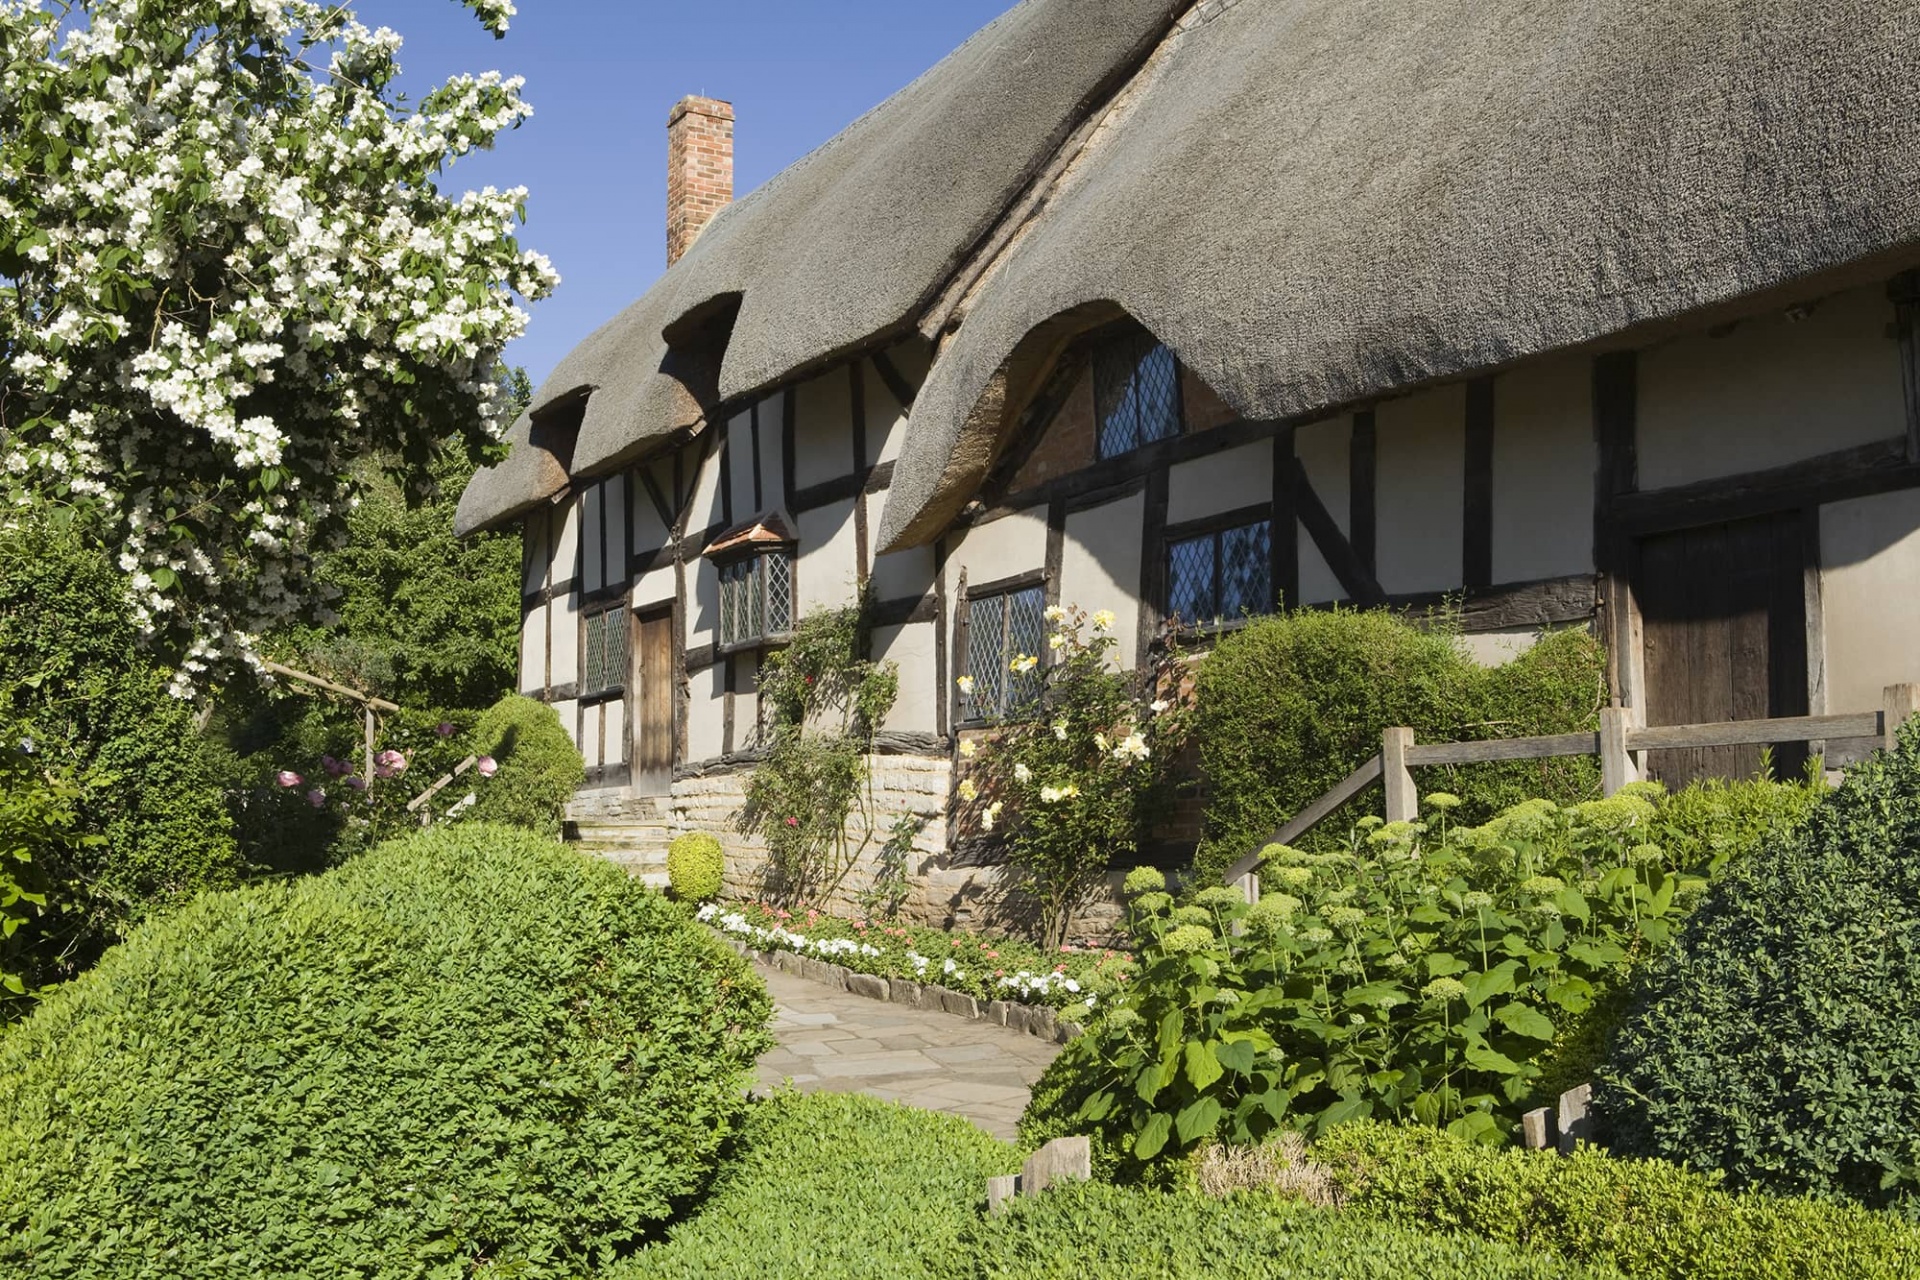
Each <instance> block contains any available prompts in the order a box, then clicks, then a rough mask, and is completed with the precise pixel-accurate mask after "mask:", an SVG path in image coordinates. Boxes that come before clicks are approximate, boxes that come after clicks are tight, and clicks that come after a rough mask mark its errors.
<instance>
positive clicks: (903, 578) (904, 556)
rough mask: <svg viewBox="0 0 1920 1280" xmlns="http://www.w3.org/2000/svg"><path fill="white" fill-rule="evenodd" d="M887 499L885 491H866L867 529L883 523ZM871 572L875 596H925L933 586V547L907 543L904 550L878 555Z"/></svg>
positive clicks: (888, 597)
mask: <svg viewBox="0 0 1920 1280" xmlns="http://www.w3.org/2000/svg"><path fill="white" fill-rule="evenodd" d="M886 501H887V495H886V494H884V493H875V494H869V495H867V528H868V529H870V530H874V529H878V528H879V527H880V512H881V510H882V509H883V508H884V507H885V506H886ZM868 572H870V573H871V574H872V575H873V593H874V598H875V599H878V600H906V599H911V598H915V597H919V596H924V595H926V594H927V592H929V591H931V590H933V548H932V547H931V546H924V547H908V548H907V549H906V550H904V551H894V552H890V553H889V554H887V555H884V556H875V557H874V558H873V564H872V566H871V567H870V569H869V570H868Z"/></svg>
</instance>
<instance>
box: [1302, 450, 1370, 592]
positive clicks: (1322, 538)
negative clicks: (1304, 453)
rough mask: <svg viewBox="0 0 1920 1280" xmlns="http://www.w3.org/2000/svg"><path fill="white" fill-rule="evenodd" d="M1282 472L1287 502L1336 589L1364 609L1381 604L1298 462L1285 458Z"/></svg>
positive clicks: (1351, 548)
mask: <svg viewBox="0 0 1920 1280" xmlns="http://www.w3.org/2000/svg"><path fill="white" fill-rule="evenodd" d="M1284 469H1285V472H1286V477H1287V497H1288V500H1289V502H1290V503H1291V504H1292V506H1293V509H1294V511H1295V512H1296V513H1298V515H1299V517H1300V523H1301V525H1302V526H1303V527H1304V528H1305V529H1306V531H1307V535H1308V536H1309V537H1311V538H1312V539H1313V545H1314V546H1315V547H1317V548H1319V551H1320V558H1321V559H1322V560H1325V561H1326V562H1327V568H1329V569H1331V570H1333V576H1334V577H1335V578H1337V579H1338V580H1339V582H1340V589H1341V590H1342V591H1344V592H1346V593H1347V598H1348V599H1349V600H1351V601H1353V602H1354V603H1355V604H1357V605H1359V606H1360V607H1362V608H1364V609H1374V608H1378V607H1379V606H1381V605H1383V604H1385V603H1386V602H1387V593H1386V592H1385V591H1382V590H1381V589H1380V583H1379V581H1378V580H1377V579H1375V578H1374V576H1373V574H1372V573H1371V572H1370V571H1368V569H1367V567H1366V566H1365V565H1363V564H1361V563H1360V557H1359V556H1358V555H1356V554H1355V553H1354V550H1353V544H1352V543H1351V542H1349V541H1347V537H1346V535H1345V534H1343V533H1341V532H1340V526H1339V525H1337V524H1335V523H1334V520H1333V516H1332V515H1330V514H1329V513H1328V511H1327V507H1326V504H1325V503H1323V502H1321V501H1320V495H1319V494H1317V493H1315V492H1314V490H1313V484H1312V482H1311V481H1309V480H1308V479H1307V471H1306V468H1305V467H1303V466H1301V465H1300V459H1298V458H1294V457H1289V458H1288V459H1287V460H1286V465H1285V468H1284Z"/></svg>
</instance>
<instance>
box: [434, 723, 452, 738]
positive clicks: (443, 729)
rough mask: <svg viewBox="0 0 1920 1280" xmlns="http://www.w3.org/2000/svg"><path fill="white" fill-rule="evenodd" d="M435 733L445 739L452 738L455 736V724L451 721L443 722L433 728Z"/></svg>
mask: <svg viewBox="0 0 1920 1280" xmlns="http://www.w3.org/2000/svg"><path fill="white" fill-rule="evenodd" d="M433 731H434V732H435V733H437V734H439V735H440V736H441V737H443V738H451V737H452V736H453V724H452V722H450V721H447V720H442V721H441V722H440V723H439V724H437V725H435V726H433Z"/></svg>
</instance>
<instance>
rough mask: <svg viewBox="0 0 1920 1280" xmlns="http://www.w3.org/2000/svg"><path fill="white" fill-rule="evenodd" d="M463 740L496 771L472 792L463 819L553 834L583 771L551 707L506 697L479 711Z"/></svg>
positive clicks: (584, 774) (576, 750)
mask: <svg viewBox="0 0 1920 1280" xmlns="http://www.w3.org/2000/svg"><path fill="white" fill-rule="evenodd" d="M468 741H470V742H471V743H472V744H473V753H474V754H475V755H478V756H492V757H493V759H494V762H495V763H496V764H498V765H499V766H500V771H499V772H498V773H496V774H494V775H493V777H491V778H489V779H488V780H487V784H486V785H485V786H484V787H476V788H475V793H476V795H477V797H478V798H477V799H476V801H475V803H474V806H473V808H472V809H471V810H470V811H469V812H468V814H467V817H466V818H465V819H464V820H465V821H468V822H503V823H506V824H507V825H508V826H513V827H525V828H526V829H527V830H529V831H538V832H541V833H542V834H544V835H551V836H557V835H559V834H560V817H561V814H562V813H563V812H564V811H565V809H566V807H567V801H569V800H571V799H573V793H574V792H575V791H577V790H579V789H580V784H581V783H583V782H585V781H586V780H587V771H586V766H585V765H584V764H583V763H582V761H581V759H580V750H579V748H577V747H575V746H574V745H573V739H572V738H569V737H568V736H567V731H566V730H565V729H563V728H562V727H561V726H560V717H559V716H557V715H555V714H554V712H553V708H552V707H550V706H548V705H547V704H546V703H544V702H536V701H535V700H534V699H532V698H527V697H523V696H521V695H520V694H517V693H510V694H508V695H507V696H506V697H504V698H502V699H500V701H498V702H496V703H494V704H493V705H492V706H491V707H488V708H487V709H486V710H485V711H483V712H481V713H480V719H479V720H478V722H476V723H475V724H474V726H473V733H472V734H471V735H470V737H469V739H468Z"/></svg>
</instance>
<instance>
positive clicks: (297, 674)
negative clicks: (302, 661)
mask: <svg viewBox="0 0 1920 1280" xmlns="http://www.w3.org/2000/svg"><path fill="white" fill-rule="evenodd" d="M260 665H261V666H262V667H265V668H266V669H267V670H268V671H271V672H272V673H273V674H274V675H277V676H285V677H286V678H287V679H289V680H298V681H300V682H301V683H303V684H310V685H313V686H314V687H315V688H318V689H325V690H326V691H327V692H328V693H332V694H337V695H338V696H340V697H342V698H348V699H351V700H352V701H354V702H357V703H359V704H360V709H361V711H362V713H363V718H364V723H365V726H366V730H365V733H364V734H363V735H362V746H363V747H364V748H365V756H366V759H365V763H364V770H365V771H364V772H363V773H361V775H360V776H361V777H363V778H365V779H367V781H369V782H371V781H373V735H374V729H375V727H376V725H377V722H376V721H375V720H374V716H373V713H374V712H376V711H398V710H400V707H399V705H398V704H397V703H392V702H388V701H387V700H386V699H385V698H376V697H374V696H373V695H372V694H368V693H361V692H360V691H359V690H358V689H349V688H347V686H345V685H343V684H335V683H334V682H333V681H331V680H325V679H322V678H321V677H319V676H316V675H314V674H313V673H312V672H310V671H301V670H298V669H297V668H294V667H289V666H287V665H286V664H285V663H280V662H262V663H261V664H260Z"/></svg>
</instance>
